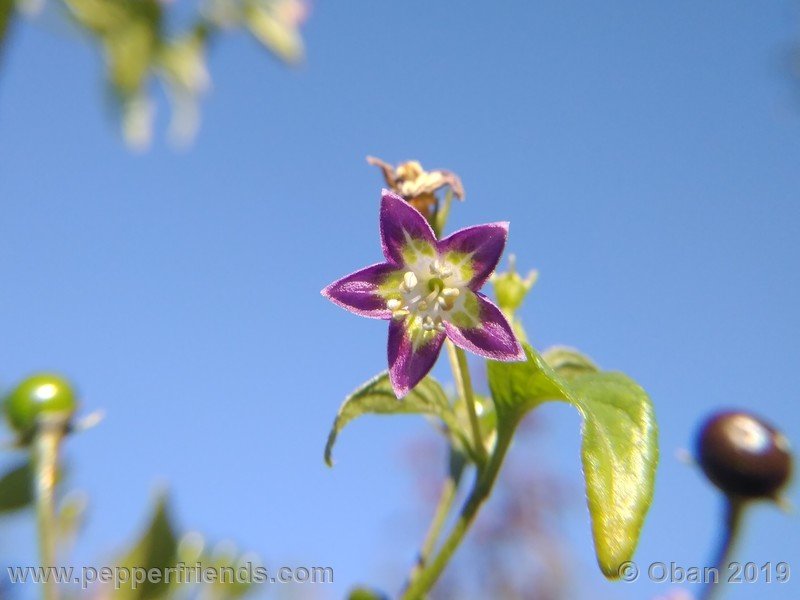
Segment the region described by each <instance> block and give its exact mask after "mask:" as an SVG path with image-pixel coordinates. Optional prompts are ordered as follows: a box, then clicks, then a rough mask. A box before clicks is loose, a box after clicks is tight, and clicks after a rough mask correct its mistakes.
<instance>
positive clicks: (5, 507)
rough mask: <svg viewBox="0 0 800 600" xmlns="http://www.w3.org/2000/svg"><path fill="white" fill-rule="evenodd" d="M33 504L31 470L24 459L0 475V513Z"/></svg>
mask: <svg viewBox="0 0 800 600" xmlns="http://www.w3.org/2000/svg"><path fill="white" fill-rule="evenodd" d="M31 504H33V472H32V471H31V465H30V463H29V462H28V461H25V462H23V463H21V464H19V465H17V466H16V467H14V468H12V469H10V470H8V471H6V473H5V474H3V476H2V477H0V514H2V513H7V512H11V511H15V510H19V509H21V508H25V507H27V506H30V505H31Z"/></svg>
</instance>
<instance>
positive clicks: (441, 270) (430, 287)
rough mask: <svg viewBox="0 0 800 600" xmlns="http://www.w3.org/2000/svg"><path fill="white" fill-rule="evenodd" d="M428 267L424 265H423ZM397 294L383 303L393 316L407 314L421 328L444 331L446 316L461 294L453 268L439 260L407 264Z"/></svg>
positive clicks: (405, 315)
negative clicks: (422, 263)
mask: <svg viewBox="0 0 800 600" xmlns="http://www.w3.org/2000/svg"><path fill="white" fill-rule="evenodd" d="M426 267H427V268H426ZM407 268H408V269H409V270H408V271H406V272H405V273H404V274H403V280H402V282H401V283H400V286H399V289H398V292H399V294H398V295H397V296H394V297H392V298H390V299H389V300H388V301H387V303H386V306H387V307H388V308H389V310H391V311H392V318H393V319H398V320H399V319H405V318H406V317H410V318H411V319H413V320H414V321H415V323H413V324H418V325H419V326H420V327H422V329H423V330H424V331H434V330H435V331H444V324H443V322H442V320H443V318H444V317H445V315H446V314H447V313H448V312H450V311H451V310H452V309H453V307H454V306H455V303H456V301H457V300H458V297H459V295H460V294H461V290H460V289H459V288H460V286H459V285H458V283H459V282H457V281H456V278H455V277H454V274H453V270H452V269H450V268H448V267H447V266H446V265H443V264H442V263H441V262H440V261H439V260H433V261H431V262H429V263H428V264H427V265H419V266H417V265H413V266H411V265H408V266H407Z"/></svg>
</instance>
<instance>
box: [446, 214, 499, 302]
mask: <svg viewBox="0 0 800 600" xmlns="http://www.w3.org/2000/svg"><path fill="white" fill-rule="evenodd" d="M507 237H508V223H506V222H502V223H488V224H486V225H475V226H474V227H467V228H466V229H461V230H459V231H456V232H455V233H454V234H452V235H449V236H448V237H446V238H444V239H443V240H441V241H440V242H439V244H438V247H439V254H440V255H445V254H447V253H448V252H455V253H457V254H466V255H469V256H470V259H471V262H472V277H471V279H470V281H469V287H470V288H472V289H473V290H475V291H477V290H479V289H480V288H481V287H482V286H483V284H484V283H486V280H487V279H488V278H489V276H490V275H491V274H492V272H493V271H494V269H495V267H497V263H498V262H499V261H500V256H502V254H503V249H504V248H505V246H506V238H507Z"/></svg>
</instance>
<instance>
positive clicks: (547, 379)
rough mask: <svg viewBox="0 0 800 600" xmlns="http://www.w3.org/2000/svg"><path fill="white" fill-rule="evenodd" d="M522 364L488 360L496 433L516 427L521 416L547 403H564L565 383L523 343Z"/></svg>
mask: <svg viewBox="0 0 800 600" xmlns="http://www.w3.org/2000/svg"><path fill="white" fill-rule="evenodd" d="M523 347H524V348H525V354H526V356H527V360H526V361H525V362H496V361H489V363H488V371H489V388H490V389H491V391H492V400H493V401H494V405H495V409H496V410H497V420H498V424H497V426H498V430H499V431H503V430H506V431H505V432H507V430H508V429H509V428H511V429H512V430H513V428H514V427H516V422H517V421H518V420H519V419H521V418H522V417H523V416H524V415H525V413H527V412H528V411H529V410H531V409H532V408H534V407H536V406H538V405H539V404H541V403H542V402H546V401H548V400H564V399H566V397H567V396H568V395H569V391H568V390H567V388H566V387H565V385H566V383H565V382H564V381H563V380H562V379H561V378H559V377H558V375H556V372H555V371H554V370H553V369H552V368H551V367H550V366H549V365H548V364H547V363H546V362H545V360H544V359H543V358H542V357H541V356H539V354H538V353H537V352H536V351H535V350H534V349H533V348H531V347H530V346H529V345H527V344H523Z"/></svg>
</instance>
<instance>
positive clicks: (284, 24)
mask: <svg viewBox="0 0 800 600" xmlns="http://www.w3.org/2000/svg"><path fill="white" fill-rule="evenodd" d="M303 18H304V3H303V2H301V1H300V0H271V1H270V0H268V1H266V2H265V1H263V0H262V1H258V0H254V1H251V2H248V3H247V4H246V6H245V11H244V19H245V22H246V23H247V26H248V28H249V29H250V32H251V33H252V34H253V35H254V36H255V37H256V39H258V41H260V42H261V43H262V44H263V45H264V46H265V47H266V48H267V49H268V50H270V51H271V52H274V53H275V54H276V55H277V56H278V57H279V58H281V59H282V60H285V61H286V62H289V63H296V62H299V61H300V60H302V59H303V55H304V48H303V39H302V37H300V31H299V25H300V23H301V22H302V20H303Z"/></svg>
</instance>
